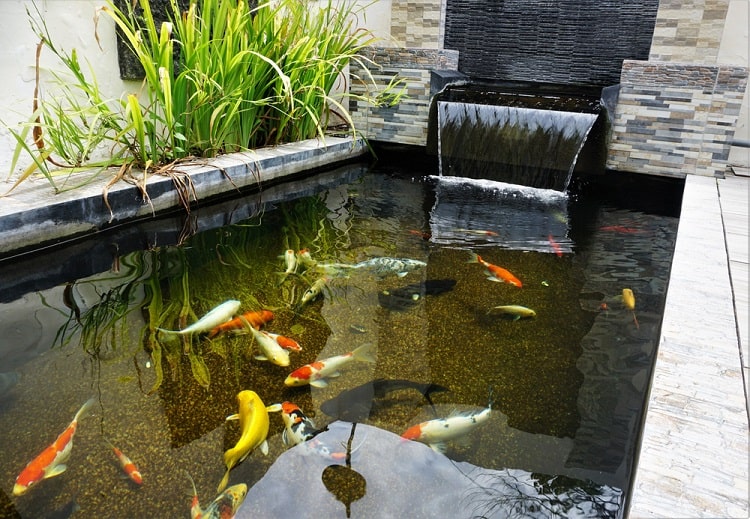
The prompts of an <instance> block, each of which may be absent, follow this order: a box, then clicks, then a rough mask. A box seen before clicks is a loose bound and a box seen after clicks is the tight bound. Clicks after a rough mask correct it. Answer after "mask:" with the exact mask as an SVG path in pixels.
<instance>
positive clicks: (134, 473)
mask: <svg viewBox="0 0 750 519" xmlns="http://www.w3.org/2000/svg"><path fill="white" fill-rule="evenodd" d="M104 441H105V443H106V444H107V445H109V447H110V448H111V449H112V452H114V453H115V456H117V459H118V460H119V461H120V466H121V467H122V470H123V471H124V472H125V474H127V476H128V477H129V478H130V479H131V480H132V481H133V482H134V483H135V484H137V485H142V484H143V477H142V476H141V472H140V471H139V470H138V467H136V466H135V463H133V462H132V461H131V460H130V458H128V457H127V456H126V455H125V454H123V452H122V451H121V450H120V449H118V448H117V447H115V446H114V445H112V442H110V441H109V440H104Z"/></svg>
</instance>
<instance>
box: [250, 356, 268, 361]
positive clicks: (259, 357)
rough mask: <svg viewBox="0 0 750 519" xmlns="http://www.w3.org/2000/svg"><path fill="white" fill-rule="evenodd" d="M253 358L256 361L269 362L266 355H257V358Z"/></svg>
mask: <svg viewBox="0 0 750 519" xmlns="http://www.w3.org/2000/svg"><path fill="white" fill-rule="evenodd" d="M253 358H254V359H255V360H268V357H266V356H265V355H256V356H255V357H253Z"/></svg>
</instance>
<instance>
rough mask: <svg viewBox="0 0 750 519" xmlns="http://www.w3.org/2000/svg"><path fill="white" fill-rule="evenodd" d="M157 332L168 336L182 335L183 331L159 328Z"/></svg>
mask: <svg viewBox="0 0 750 519" xmlns="http://www.w3.org/2000/svg"><path fill="white" fill-rule="evenodd" d="M156 331H158V332H161V333H166V334H173V335H181V334H182V330H167V329H166V328H157V329H156Z"/></svg>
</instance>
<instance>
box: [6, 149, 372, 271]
mask: <svg viewBox="0 0 750 519" xmlns="http://www.w3.org/2000/svg"><path fill="white" fill-rule="evenodd" d="M365 153H367V145H366V143H365V141H364V140H363V139H361V138H352V137H334V136H327V137H325V139H309V140H305V141H300V142H295V143H291V144H281V145H278V146H271V147H267V148H260V149H257V150H250V151H245V152H238V153H230V154H226V155H221V156H219V157H216V158H213V159H200V160H195V161H192V162H186V163H185V164H181V165H179V166H177V167H176V170H177V171H179V172H184V173H186V174H187V175H188V177H189V183H190V187H191V189H192V190H193V191H194V195H195V199H196V201H197V202H199V203H202V202H204V201H207V200H210V199H216V198H217V197H220V196H222V195H229V194H231V193H232V192H237V193H239V192H241V191H248V190H251V189H256V190H257V189H261V188H262V187H264V186H267V185H269V184H273V183H274V182H279V181H280V180H281V179H284V178H288V177H290V176H293V175H297V174H300V173H303V172H306V171H311V170H316V169H320V168H323V167H327V166H332V165H334V164H336V163H339V162H345V161H349V160H353V159H355V158H357V157H359V156H361V155H364V154H365ZM88 174H89V175H90V174H91V172H89V173H88ZM112 174H114V170H113V173H112ZM141 174H142V173H141ZM76 175H78V176H79V177H80V178H85V173H80V174H76ZM137 175H138V173H136V176H137ZM100 176H101V178H96V179H94V181H92V182H90V183H88V184H87V185H85V186H82V187H78V188H75V189H71V190H68V191H62V192H60V193H55V191H54V189H53V187H52V186H51V185H50V183H49V181H48V180H47V179H45V178H43V177H40V176H35V177H32V178H29V179H27V180H25V181H24V182H22V183H21V184H20V185H19V186H18V187H17V188H16V189H14V190H13V191H11V192H10V193H8V191H9V190H10V189H11V187H12V186H13V183H12V181H8V182H6V183H5V185H2V184H0V195H4V196H2V197H0V258H5V257H11V256H14V255H16V254H20V253H23V252H28V251H31V250H34V249H36V248H40V247H44V246H49V245H54V244H57V243H61V242H64V241H67V240H70V239H73V238H79V237H83V236H88V235H91V234H94V233H97V232H99V231H102V230H105V229H110V228H112V227H115V226H117V225H121V224H125V223H129V222H132V221H137V220H143V219H147V218H150V217H153V216H155V215H159V214H163V213H165V212H167V211H170V210H176V209H179V208H180V205H181V203H180V196H179V192H178V190H177V188H176V187H175V185H174V183H173V181H172V179H171V178H169V177H167V176H164V175H156V174H154V175H151V176H147V179H146V182H145V186H146V191H147V193H148V198H147V199H144V197H143V195H142V193H141V191H140V190H139V188H138V187H136V186H135V185H133V184H132V183H128V182H125V181H119V182H117V183H115V184H114V185H113V186H111V188H109V189H108V192H107V202H108V203H109V207H107V203H106V202H105V199H104V196H103V190H104V188H105V186H106V184H107V182H108V181H109V180H110V179H111V178H112V175H111V174H109V173H107V172H103V173H102V174H101V175H100ZM75 180H78V181H79V182H80V180H79V179H75ZM71 181H72V180H69V183H70V182H71Z"/></svg>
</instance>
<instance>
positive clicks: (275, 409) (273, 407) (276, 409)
mask: <svg viewBox="0 0 750 519" xmlns="http://www.w3.org/2000/svg"><path fill="white" fill-rule="evenodd" d="M281 409H282V407H281V404H271V405H269V406H266V411H268V412H269V413H278V412H279V411H281Z"/></svg>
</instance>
